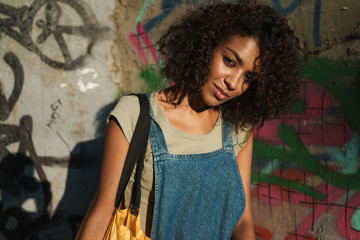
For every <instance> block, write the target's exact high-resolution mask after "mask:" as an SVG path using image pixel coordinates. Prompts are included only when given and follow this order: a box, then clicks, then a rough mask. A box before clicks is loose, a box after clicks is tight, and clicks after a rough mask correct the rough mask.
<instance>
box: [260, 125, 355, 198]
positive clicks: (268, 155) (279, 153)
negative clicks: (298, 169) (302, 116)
mask: <svg viewBox="0 0 360 240" xmlns="http://www.w3.org/2000/svg"><path fill="white" fill-rule="evenodd" d="M278 131H279V135H280V138H281V139H282V141H283V142H284V143H285V144H286V145H287V147H286V148H280V147H274V146H270V145H267V144H265V143H263V142H261V141H258V140H254V151H253V156H254V158H262V159H277V160H279V161H282V162H287V163H295V164H298V165H300V166H302V167H305V168H306V169H307V170H310V171H311V172H313V173H314V174H316V175H318V176H319V177H321V178H322V179H324V180H325V181H327V182H328V183H330V184H332V185H334V186H337V187H340V188H343V189H355V188H359V187H360V171H359V170H358V171H356V172H355V173H352V174H342V173H338V172H335V171H332V170H330V169H329V168H327V167H326V166H325V165H323V164H322V163H321V162H320V161H319V160H317V159H316V158H315V157H314V156H313V155H311V153H310V152H309V151H308V150H307V149H306V147H305V146H304V145H303V143H302V142H301V139H300V138H299V136H298V135H297V133H296V130H295V128H294V127H293V126H291V125H281V126H280V127H279V129H278ZM256 174H257V173H256V172H254V173H253V175H254V176H256ZM269 176H271V175H262V176H261V177H260V178H258V179H256V178H254V179H253V180H254V181H256V182H261V179H266V180H267V181H266V182H267V183H274V184H279V185H284V186H289V183H288V180H287V179H281V178H279V179H274V178H270V177H269ZM275 180H276V181H275ZM289 187H291V186H289ZM296 187H297V188H294V189H296V190H298V191H300V192H303V193H306V194H308V195H311V196H313V197H316V198H318V197H319V196H318V195H316V194H314V193H315V192H314V191H316V190H315V189H314V190H312V191H309V189H310V188H313V187H312V186H309V185H308V186H303V187H302V188H299V186H296Z"/></svg>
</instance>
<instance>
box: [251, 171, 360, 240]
mask: <svg viewBox="0 0 360 240" xmlns="http://www.w3.org/2000/svg"><path fill="white" fill-rule="evenodd" d="M271 174H272V175H274V176H281V177H283V178H286V179H289V180H292V181H297V182H303V181H304V178H307V179H309V178H311V177H312V176H313V175H314V174H313V173H311V172H308V171H303V170H299V169H285V170H282V171H281V173H280V171H274V172H272V173H271ZM316 189H317V190H318V191H319V192H321V193H323V194H326V195H327V199H326V200H324V201H319V200H315V199H313V198H312V197H311V196H308V195H306V194H303V193H301V192H297V191H292V190H288V189H287V188H286V187H282V186H279V185H275V184H270V185H269V184H259V185H257V186H256V187H254V188H253V189H252V192H251V193H252V196H254V197H256V198H259V199H260V200H261V201H263V202H265V203H269V204H270V205H271V206H277V205H280V204H281V202H290V203H292V204H296V205H302V206H305V207H308V208H313V207H314V208H313V211H312V212H311V213H309V214H308V215H307V216H306V217H305V218H303V219H302V221H301V223H300V224H298V225H297V227H296V229H295V230H294V231H293V232H291V233H289V234H288V235H287V236H286V240H295V239H316V238H315V237H313V236H311V235H309V234H308V233H307V232H308V231H309V230H310V229H311V227H312V225H313V224H314V223H315V222H316V221H317V219H318V218H319V217H320V216H321V215H322V214H324V213H329V214H332V212H334V211H333V210H334V209H335V210H336V208H338V210H337V211H336V212H337V213H336V218H337V220H336V227H337V231H338V233H339V235H341V236H342V237H344V238H346V239H348V240H355V239H360V232H359V231H357V230H355V229H353V228H352V226H351V218H352V216H353V214H354V213H355V211H356V209H357V208H358V206H360V191H358V192H356V193H355V194H354V195H353V196H351V198H350V199H349V200H348V202H347V203H344V205H343V206H341V205H337V204H340V203H339V199H340V198H341V197H343V196H344V194H346V190H344V189H341V188H337V187H335V186H333V185H331V184H328V183H326V182H323V183H321V184H320V185H318V186H317V187H316ZM289 191H290V194H289ZM257 233H259V234H258V235H260V236H261V234H260V233H262V231H261V230H259V232H257ZM264 239H266V238H264Z"/></svg>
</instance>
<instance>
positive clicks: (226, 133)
mask: <svg viewBox="0 0 360 240" xmlns="http://www.w3.org/2000/svg"><path fill="white" fill-rule="evenodd" d="M221 134H222V139H223V147H224V148H234V145H233V139H232V134H231V124H230V122H229V121H227V120H224V119H223V120H222V132H221Z"/></svg>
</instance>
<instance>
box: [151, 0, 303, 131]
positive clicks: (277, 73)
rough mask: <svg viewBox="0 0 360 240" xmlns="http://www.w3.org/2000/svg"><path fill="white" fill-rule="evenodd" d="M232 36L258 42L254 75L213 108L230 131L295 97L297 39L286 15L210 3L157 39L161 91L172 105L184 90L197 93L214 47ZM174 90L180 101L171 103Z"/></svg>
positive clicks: (254, 6)
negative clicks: (239, 90)
mask: <svg viewBox="0 0 360 240" xmlns="http://www.w3.org/2000/svg"><path fill="white" fill-rule="evenodd" d="M234 35H238V36H241V37H251V38H254V39H255V40H256V41H257V42H258V47H259V50H260V54H259V57H258V59H257V60H256V62H259V64H258V65H257V66H256V72H257V73H258V74H257V76H256V79H255V80H254V81H251V84H250V86H249V87H248V89H247V90H246V91H245V92H244V93H243V94H242V95H240V96H238V97H236V98H234V99H231V100H229V101H227V102H225V103H223V104H221V105H220V106H219V107H220V108H221V110H222V114H223V118H224V119H227V120H230V121H231V123H232V124H233V125H234V126H235V127H236V129H239V128H241V129H245V128H250V129H253V128H254V126H255V125H256V124H258V123H260V124H259V126H262V125H263V123H264V120H266V119H268V118H270V117H272V116H276V115H278V114H280V112H281V111H282V110H283V109H284V108H285V107H288V106H289V105H290V104H291V103H292V102H293V101H294V100H295V99H296V95H297V92H298V86H299V79H300V77H299V69H300V67H299V66H300V64H299V60H300V58H299V47H298V40H297V38H296V37H295V35H294V32H293V30H292V29H291V28H290V26H289V25H288V23H287V19H286V18H285V17H283V16H281V15H280V14H279V13H277V12H276V11H275V10H273V9H272V8H270V7H269V6H266V5H260V4H249V3H246V4H245V3H243V4H241V3H238V4H231V3H218V4H213V5H209V6H205V7H200V8H198V9H196V10H194V11H190V12H188V14H187V15H186V16H185V17H184V18H183V19H182V21H180V22H178V23H177V24H175V25H173V26H171V27H170V28H169V29H168V31H167V32H166V33H165V34H164V35H163V36H162V37H161V38H160V40H159V42H158V48H159V52H160V53H161V54H162V55H163V58H164V67H163V69H162V71H163V73H164V75H165V76H166V77H167V79H168V81H169V83H171V87H170V88H168V89H166V90H165V93H166V95H167V98H168V101H170V102H173V103H174V104H175V105H176V104H178V103H179V102H180V100H181V99H182V97H184V96H185V95H186V94H189V95H192V94H197V93H199V92H200V91H201V88H202V87H203V86H204V84H205V83H206V81H207V76H208V75H209V73H210V64H211V61H212V56H213V51H214V49H215V48H216V47H217V46H219V45H220V44H221V43H223V42H224V41H227V40H229V38H230V37H232V36H234ZM170 93H172V94H170ZM174 93H175V94H174ZM178 94H179V95H180V100H178V101H177V102H175V100H176V99H179V98H176V96H177V95H178Z"/></svg>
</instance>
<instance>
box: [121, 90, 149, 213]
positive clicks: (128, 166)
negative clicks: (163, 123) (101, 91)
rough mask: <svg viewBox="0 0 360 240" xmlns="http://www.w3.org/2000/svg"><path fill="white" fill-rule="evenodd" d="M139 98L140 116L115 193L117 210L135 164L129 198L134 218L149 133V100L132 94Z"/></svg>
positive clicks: (138, 205)
mask: <svg viewBox="0 0 360 240" xmlns="http://www.w3.org/2000/svg"><path fill="white" fill-rule="evenodd" d="M134 95H136V96H137V97H138V98H139V103H140V114H139V118H138V120H137V122H136V126H135V130H134V134H133V136H132V138H131V141H130V145H129V150H128V153H127V155H126V159H125V163H124V167H123V170H122V174H121V178H120V183H119V187H118V190H117V193H116V199H115V207H116V208H119V206H120V202H121V199H122V198H123V195H124V191H125V188H126V185H127V183H128V182H129V179H130V176H131V173H132V171H133V169H134V166H135V162H136V163H137V164H136V173H135V182H134V185H133V192H132V197H131V205H132V208H131V209H132V210H134V212H132V213H133V214H134V215H135V216H137V215H138V211H139V207H140V198H141V188H140V187H141V174H142V170H143V167H144V158H145V152H146V146H147V142H148V138H149V132H150V108H149V99H148V97H147V96H146V95H144V94H134Z"/></svg>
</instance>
